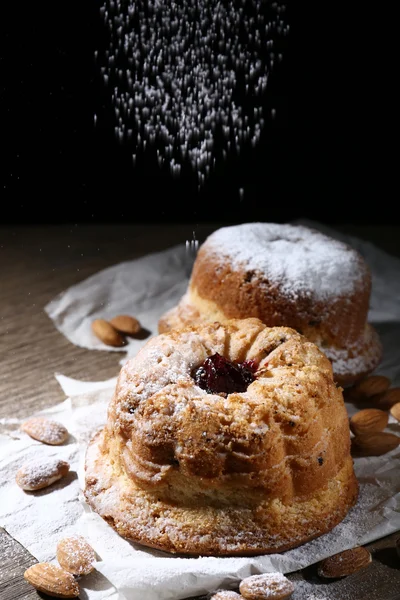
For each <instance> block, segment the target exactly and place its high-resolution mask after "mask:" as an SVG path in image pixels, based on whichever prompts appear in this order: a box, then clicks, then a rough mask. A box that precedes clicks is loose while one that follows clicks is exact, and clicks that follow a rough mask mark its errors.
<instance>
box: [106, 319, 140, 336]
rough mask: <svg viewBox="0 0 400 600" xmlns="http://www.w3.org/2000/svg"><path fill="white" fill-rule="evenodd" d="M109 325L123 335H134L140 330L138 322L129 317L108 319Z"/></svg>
mask: <svg viewBox="0 0 400 600" xmlns="http://www.w3.org/2000/svg"><path fill="white" fill-rule="evenodd" d="M110 323H111V325H112V326H113V327H115V329H116V330H117V331H119V332H121V333H124V334H125V335H136V334H137V333H139V331H140V330H141V329H142V326H141V324H140V323H139V321H138V320H137V319H135V317H131V316H130V315H117V316H116V317H114V318H113V319H110Z"/></svg>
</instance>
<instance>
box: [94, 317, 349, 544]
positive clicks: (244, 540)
mask: <svg viewBox="0 0 400 600" xmlns="http://www.w3.org/2000/svg"><path fill="white" fill-rule="evenodd" d="M216 352H218V353H219V354H222V355H224V356H225V357H226V358H229V359H230V360H233V361H239V362H242V361H244V360H253V361H255V363H256V364H257V365H258V368H257V372H256V378H255V380H254V381H253V382H252V383H250V385H249V386H248V388H247V390H246V391H245V392H240V393H232V394H222V395H221V394H209V393H206V392H205V391H204V390H202V389H201V388H200V387H198V386H197V385H196V383H195V381H194V379H193V378H192V376H191V373H192V372H193V368H196V367H198V366H199V365H200V364H202V363H203V361H204V359H205V358H206V357H207V356H210V355H212V354H214V353H216ZM357 493H358V485H357V481H356V478H355V476H354V471H353V461H352V459H351V456H350V432H349V425H348V417H347V413H346V409H345V406H344V402H343V396H342V391H341V389H340V388H338V387H337V386H336V384H335V383H334V381H333V377H332V367H331V364H330V362H329V360H328V359H327V358H326V356H325V355H324V354H323V353H322V352H321V351H320V350H319V349H318V348H317V347H316V346H315V345H314V344H312V343H311V342H309V341H308V340H307V339H306V338H304V336H301V335H299V334H298V333H297V332H295V331H294V330H292V329H289V328H283V327H279V328H278V327H276V328H268V327H266V326H265V325H264V324H263V323H262V322H261V321H260V320H259V319H245V320H231V321H229V322H228V323H226V324H225V325H221V324H220V323H212V324H206V325H204V326H201V327H187V328H184V329H182V330H174V331H172V332H171V333H170V334H165V335H159V336H156V337H154V338H152V339H151V340H149V341H148V342H147V344H146V345H145V346H144V347H142V349H141V350H140V351H139V353H138V354H137V355H136V357H134V358H133V359H131V360H130V361H128V362H127V363H126V365H124V367H123V368H122V369H121V372H120V375H119V378H118V382H117V386H116V389H115V393H114V396H113V399H112V401H111V403H110V406H109V410H108V419H107V424H106V426H105V427H104V429H103V430H102V431H101V432H99V433H98V435H97V436H96V437H95V438H94V439H93V440H92V441H91V443H90V445H89V448H88V451H87V456H86V488H85V496H86V499H87V501H88V503H89V504H90V505H91V506H92V507H93V509H94V510H95V511H97V512H98V513H99V514H100V515H101V516H102V517H103V518H104V519H106V520H107V521H108V522H109V523H110V524H111V525H112V526H113V527H115V529H116V530H117V531H118V532H119V533H120V534H121V535H122V536H124V537H127V538H129V539H131V540H134V541H136V542H138V543H141V544H144V545H148V546H151V547H154V548H159V549H162V550H165V551H167V552H173V553H179V554H191V555H199V554H203V555H245V554H258V553H270V552H279V551H283V550H285V549H288V548H292V547H295V546H297V545H299V544H302V543H304V542H305V541H307V540H310V539H312V538H314V537H317V536H319V535H321V534H323V533H325V532H327V531H329V530H330V529H332V527H333V526H334V525H336V524H337V523H338V522H340V521H341V520H342V519H343V518H344V516H345V515H346V513H347V512H348V510H349V508H350V507H351V506H352V505H353V504H354V503H355V501H356V499H357Z"/></svg>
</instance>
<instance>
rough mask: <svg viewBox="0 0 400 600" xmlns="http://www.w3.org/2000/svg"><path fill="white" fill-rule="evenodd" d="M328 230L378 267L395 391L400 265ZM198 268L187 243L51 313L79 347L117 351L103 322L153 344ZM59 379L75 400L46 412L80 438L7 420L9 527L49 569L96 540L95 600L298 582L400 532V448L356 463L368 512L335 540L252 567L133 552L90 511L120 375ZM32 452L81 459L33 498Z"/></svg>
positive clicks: (359, 512)
mask: <svg viewBox="0 0 400 600" xmlns="http://www.w3.org/2000/svg"><path fill="white" fill-rule="evenodd" d="M311 224H312V225H313V226H316V224H315V223H311ZM321 228H322V227H321ZM325 230H326V228H325ZM327 233H329V234H330V235H333V236H334V237H338V238H339V239H345V241H347V242H349V243H351V244H352V245H354V247H357V248H358V250H359V251H360V252H361V253H362V254H363V255H364V257H365V259H366V260H367V262H368V263H369V265H370V268H371V271H372V278H373V291H372V297H371V309H370V314H369V317H370V322H372V323H373V324H374V325H375V326H376V328H377V329H378V331H379V333H380V335H381V338H382V341H383V345H384V357H383V361H382V363H381V365H380V366H379V369H377V371H376V372H379V373H381V374H385V375H387V376H388V377H390V378H391V379H392V385H393V386H395V385H399V384H400V377H399V375H400V373H399V370H400V342H399V340H400V301H399V300H400V261H399V260H398V259H397V258H395V257H392V256H389V255H388V254H386V253H385V252H383V251H382V250H379V249H378V248H376V247H374V246H373V245H371V244H370V243H367V242H364V241H362V240H358V239H355V238H348V237H346V236H342V235H339V234H336V232H333V231H331V230H328V231H327ZM189 260H190V258H189V257H188V255H187V251H186V247H185V246H183V245H182V246H175V247H173V248H170V249H168V250H167V251H165V252H161V253H156V254H152V255H149V256H146V257H143V258H141V259H139V260H135V261H128V262H125V263H122V264H120V265H115V266H114V267H110V268H108V269H106V270H104V271H101V272H100V273H98V274H96V275H94V276H92V277H90V278H89V279H87V280H85V281H82V282H81V283H80V284H78V285H76V286H73V287H72V288H70V289H68V290H66V291H65V292H64V293H63V294H61V295H59V296H58V297H57V298H55V299H54V300H53V301H52V302H50V304H49V305H47V307H46V311H47V313H48V315H49V317H50V318H51V319H53V321H54V324H55V326H56V327H57V328H58V329H59V330H60V331H61V332H62V333H63V334H64V335H65V336H66V337H67V338H68V339H70V341H71V342H72V343H74V344H77V345H80V346H84V347H87V348H93V349H97V350H103V349H104V350H105V349H107V351H109V350H110V348H108V347H104V348H103V347H102V344H101V343H99V342H98V341H97V340H96V339H95V338H94V337H93V335H92V333H91V330H90V322H91V321H92V320H93V319H94V318H96V317H97V316H98V317H104V318H108V317H111V316H114V315H115V314H118V313H128V314H134V315H135V316H136V317H137V318H139V320H140V321H141V322H142V325H143V326H144V327H145V328H146V329H148V330H149V332H150V333H149V335H153V334H156V332H157V321H158V318H159V316H161V314H162V313H163V312H164V311H165V310H167V309H168V308H170V307H171V306H173V305H174V304H175V303H176V302H177V301H178V300H179V298H180V297H181V295H182V294H183V293H184V291H185V289H186V286H187V282H188V276H189V273H190V263H188V261H189ZM188 265H189V266H188ZM145 342H146V340H134V341H133V342H131V344H130V345H129V346H126V347H124V352H126V355H125V357H124V359H123V360H125V359H126V358H128V357H129V356H132V355H133V354H134V353H136V351H137V350H138V349H139V347H140V346H141V345H143V344H144V343H145ZM56 377H57V379H58V382H59V384H60V385H61V387H62V388H63V390H64V392H65V394H66V396H67V399H66V400H65V402H63V403H61V404H59V405H57V406H55V407H52V408H50V409H48V410H46V411H42V413H44V414H47V415H49V416H51V417H52V418H55V419H57V420H59V421H61V422H63V423H64V424H65V425H66V426H67V427H68V429H69V431H70V432H71V437H70V440H69V441H68V442H67V443H66V444H65V445H63V446H59V447H49V446H45V445H43V444H40V443H38V442H35V441H34V440H32V439H30V438H29V437H28V436H27V435H26V434H24V433H21V432H20V431H19V430H18V422H17V420H16V419H10V420H9V421H7V420H4V419H3V420H2V421H0V430H2V431H3V433H2V434H1V435H0V525H1V526H2V527H4V528H5V529H6V530H7V531H8V532H9V533H10V535H12V536H13V537H14V538H16V539H17V540H18V541H19V542H20V543H21V544H23V545H24V546H25V547H26V548H27V549H28V550H29V551H30V552H31V553H32V554H33V555H34V556H35V557H36V558H37V559H38V560H50V561H55V550H56V544H57V541H58V540H59V539H60V538H61V537H64V536H65V535H68V534H70V533H72V532H78V533H80V534H81V535H84V537H86V539H87V540H88V541H89V542H90V543H91V544H92V546H93V547H94V549H95V550H96V553H97V555H98V556H97V558H98V561H97V562H96V570H95V572H94V573H92V574H91V575H89V576H87V577H85V578H82V580H81V581H80V585H81V590H82V593H81V597H82V599H84V600H85V599H86V600H98V599H100V598H111V599H112V600H168V599H174V600H181V599H184V598H188V597H190V596H195V595H201V594H206V593H207V592H211V591H213V590H215V589H218V588H220V587H224V588H225V589H228V588H230V587H235V586H237V584H238V582H239V581H240V580H241V579H242V578H243V577H246V576H248V575H252V574H254V573H259V572H266V571H281V572H283V573H290V572H293V571H296V570H298V569H301V568H304V567H306V566H309V565H311V564H314V563H316V562H318V561H319V560H321V559H323V558H325V557H326V556H329V555H331V554H334V553H336V552H339V551H341V550H344V549H347V548H350V547H353V546H355V545H359V544H366V543H368V542H372V541H374V540H376V539H379V538H380V537H383V536H385V535H388V534H390V533H393V532H395V531H398V530H400V450H399V449H395V450H393V451H391V452H390V453H388V454H386V455H384V456H381V457H368V458H356V459H355V469H356V474H357V477H358V480H359V482H360V497H359V501H358V503H357V505H356V507H354V508H353V509H352V510H351V511H350V512H349V514H348V515H347V517H346V518H345V519H344V520H343V522H342V523H340V524H339V525H338V526H337V527H335V528H334V529H333V530H332V531H331V532H330V533H328V534H326V535H324V536H321V537H320V538H318V539H316V540H313V541H311V542H309V543H307V544H304V545H303V546H300V547H299V548H296V549H293V550H290V551H288V552H285V553H282V554H272V555H266V556H257V557H250V558H248V557H246V558H212V557H211V558H210V557H199V558H178V557H174V556H170V555H167V554H165V553H162V552H159V551H155V550H150V549H145V548H141V547H140V546H138V545H136V544H132V543H130V542H128V541H127V540H124V539H122V538H121V537H120V536H118V534H116V533H115V531H114V530H113V529H112V528H111V527H109V526H108V525H107V523H105V522H104V521H103V520H102V519H101V518H100V517H99V516H98V515H97V514H95V513H94V512H92V511H91V510H90V509H89V507H88V506H87V505H86V503H85V502H84V499H83V496H82V491H81V490H82V485H83V458H84V454H85V449H86V445H87V442H88V440H89V439H90V437H91V435H92V434H93V433H94V432H95V431H97V429H98V428H99V427H101V426H102V425H103V424H104V423H105V420H106V412H107V406H108V402H109V400H110V398H111V395H112V393H113V389H114V386H115V383H116V377H115V378H112V379H109V380H107V381H98V382H81V381H77V380H74V379H71V378H68V377H65V376H64V375H62V374H56ZM346 406H347V409H348V412H349V415H351V414H353V413H354V412H355V411H356V410H358V409H357V407H355V406H353V405H352V404H347V405H346ZM388 430H389V431H392V432H394V433H396V434H398V435H400V424H399V423H397V422H396V421H395V420H394V419H393V417H390V420H389V425H388ZM32 455H34V456H35V457H37V456H40V455H42V456H48V455H50V456H54V455H56V456H58V457H60V458H64V459H65V460H69V462H70V464H71V473H70V475H69V476H68V477H67V478H66V480H65V481H63V480H61V481H60V482H57V483H55V484H53V486H51V488H48V489H47V490H42V491H41V492H36V493H26V492H23V491H22V490H20V489H19V488H18V486H17V485H16V483H15V473H16V471H17V469H18V468H19V467H20V466H21V464H22V463H23V462H25V461H27V460H28V459H29V458H30V457H32ZM296 600H297V596H296ZM299 600H300V598H299ZM302 600H303V599H302ZM304 600H306V597H304Z"/></svg>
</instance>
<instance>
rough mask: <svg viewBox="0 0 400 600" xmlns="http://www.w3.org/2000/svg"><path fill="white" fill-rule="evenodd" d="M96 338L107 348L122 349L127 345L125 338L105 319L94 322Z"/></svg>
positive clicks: (93, 329)
mask: <svg viewBox="0 0 400 600" xmlns="http://www.w3.org/2000/svg"><path fill="white" fill-rule="evenodd" d="M92 331H93V333H94V334H95V336H96V337H97V338H98V339H99V340H100V341H101V342H103V344H106V345H107V346H115V347H120V346H124V345H125V338H124V337H123V335H121V334H120V332H119V331H117V330H116V329H115V327H113V326H112V325H111V323H109V322H108V321H106V320H105V319H95V320H94V321H93V322H92Z"/></svg>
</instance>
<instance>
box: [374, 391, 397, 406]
mask: <svg viewBox="0 0 400 600" xmlns="http://www.w3.org/2000/svg"><path fill="white" fill-rule="evenodd" d="M371 401H372V402H373V403H374V405H375V406H376V407H379V408H381V409H382V410H389V409H390V408H391V407H392V406H393V404H397V403H398V402H400V388H399V387H394V388H390V389H388V390H386V392H383V393H382V394H377V395H376V396H373V397H372V398H371Z"/></svg>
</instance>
